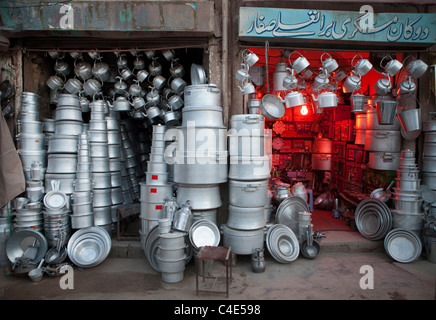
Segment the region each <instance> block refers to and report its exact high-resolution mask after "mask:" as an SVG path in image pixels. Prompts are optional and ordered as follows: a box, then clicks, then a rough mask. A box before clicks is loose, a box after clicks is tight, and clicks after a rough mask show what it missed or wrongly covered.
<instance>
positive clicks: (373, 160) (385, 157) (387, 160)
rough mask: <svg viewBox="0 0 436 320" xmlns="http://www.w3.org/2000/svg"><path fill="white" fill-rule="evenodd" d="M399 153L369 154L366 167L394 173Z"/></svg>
mask: <svg viewBox="0 0 436 320" xmlns="http://www.w3.org/2000/svg"><path fill="white" fill-rule="evenodd" d="M400 158H401V153H400V152H370V153H369V160H368V167H369V168H371V169H375V170H389V171H394V170H397V169H398V166H399V164H400Z"/></svg>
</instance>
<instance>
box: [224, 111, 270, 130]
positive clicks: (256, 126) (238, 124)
mask: <svg viewBox="0 0 436 320" xmlns="http://www.w3.org/2000/svg"><path fill="white" fill-rule="evenodd" d="M230 127H231V129H232V130H234V131H236V132H239V131H242V130H244V131H246V132H247V134H250V133H252V132H254V133H256V134H257V133H259V132H261V133H263V129H264V128H265V118H264V116H263V115H261V114H237V115H233V116H232V117H231V118H230Z"/></svg>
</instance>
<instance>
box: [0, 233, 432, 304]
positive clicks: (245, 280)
mask: <svg viewBox="0 0 436 320" xmlns="http://www.w3.org/2000/svg"><path fill="white" fill-rule="evenodd" d="M325 234H326V238H324V239H323V240H322V241H321V252H320V254H319V256H317V257H316V258H315V259H313V260H308V259H305V258H304V257H302V256H301V255H300V256H299V257H298V259H297V260H295V261H293V262H291V263H289V264H280V263H278V262H277V261H275V260H274V259H273V258H272V257H271V256H270V255H269V253H268V252H267V250H266V251H265V259H266V270H265V272H263V273H254V272H253V271H252V269H251V261H250V257H249V256H237V257H236V261H235V265H234V267H233V272H232V275H233V280H232V282H231V285H230V295H229V298H228V299H226V295H225V294H212V293H202V294H200V295H196V282H195V280H196V273H195V262H194V259H192V260H191V261H190V262H189V263H188V264H187V266H186V269H185V272H184V279H183V280H182V281H180V282H177V283H165V282H163V281H162V279H161V274H160V273H158V272H156V271H154V269H152V267H151V266H150V264H149V263H148V261H147V259H146V258H145V255H144V252H143V250H142V249H141V247H140V243H139V241H117V240H116V236H115V237H114V238H113V239H112V250H111V253H110V255H109V257H108V258H107V259H106V260H105V261H103V263H101V264H100V265H98V266H96V267H94V268H89V269H81V268H77V267H74V268H73V272H72V273H71V274H69V275H71V276H72V277H71V278H69V279H68V285H73V288H71V289H62V288H61V284H64V285H65V284H66V283H67V281H66V275H60V276H57V277H50V276H47V275H44V278H43V279H42V280H41V281H40V282H38V283H33V282H32V281H31V280H30V279H29V278H28V277H27V275H26V274H23V275H16V274H12V273H10V272H9V271H10V270H8V269H9V268H8V267H5V268H4V272H1V273H0V299H2V300H12V299H14V300H15V299H19V300H25V299H36V300H42V299H44V300H46V299H48V300H175V301H177V300H185V301H186V300H190V301H197V302H199V300H211V301H226V300H258V301H260V300H263V301H267V300H367V299H370V300H433V299H435V297H436V294H435V293H436V290H435V288H436V281H435V279H436V264H433V263H430V262H429V261H428V260H426V259H425V255H422V257H421V258H420V259H419V260H417V261H414V262H412V263H408V264H403V263H398V262H395V261H393V260H392V259H391V258H390V257H389V256H388V255H387V254H386V252H385V251H384V249H383V241H369V240H366V239H364V238H363V237H362V236H361V235H360V234H359V233H358V232H350V231H326V232H325ZM362 267H363V268H364V269H362ZM365 268H366V269H365ZM367 270H370V272H368V271H367ZM223 271H224V266H223V264H222V263H221V262H214V263H213V265H212V269H211V273H212V274H214V275H219V274H220V273H221V272H223ZM371 275H372V276H373V278H372V280H373V281H371V279H369V278H368V277H370V276H371ZM70 279H71V282H69V281H70ZM361 283H363V284H364V285H371V284H373V288H367V289H365V288H362V287H361V286H360V284H361ZM211 284H212V283H211V282H210V280H207V281H206V282H204V283H202V282H200V288H204V289H209V288H210V287H211ZM224 288H225V286H224V282H222V281H217V282H216V284H215V290H223V289H224Z"/></svg>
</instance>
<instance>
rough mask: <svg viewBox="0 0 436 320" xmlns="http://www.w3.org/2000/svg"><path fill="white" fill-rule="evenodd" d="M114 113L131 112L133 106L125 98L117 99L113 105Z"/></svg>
mask: <svg viewBox="0 0 436 320" xmlns="http://www.w3.org/2000/svg"><path fill="white" fill-rule="evenodd" d="M113 108H114V111H130V109H131V104H130V101H129V100H127V99H126V98H125V97H123V96H119V97H117V99H116V100H115V101H114V103H113Z"/></svg>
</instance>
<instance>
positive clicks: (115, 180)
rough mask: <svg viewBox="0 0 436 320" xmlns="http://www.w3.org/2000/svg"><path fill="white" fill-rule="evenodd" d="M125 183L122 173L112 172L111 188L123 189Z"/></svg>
mask: <svg viewBox="0 0 436 320" xmlns="http://www.w3.org/2000/svg"><path fill="white" fill-rule="evenodd" d="M122 181H123V176H122V175H121V172H111V186H112V188H118V187H121V185H122Z"/></svg>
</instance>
